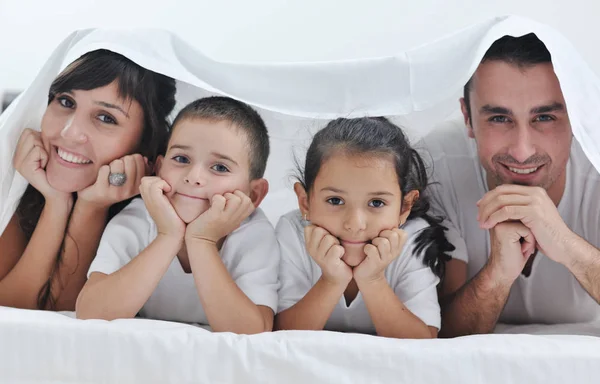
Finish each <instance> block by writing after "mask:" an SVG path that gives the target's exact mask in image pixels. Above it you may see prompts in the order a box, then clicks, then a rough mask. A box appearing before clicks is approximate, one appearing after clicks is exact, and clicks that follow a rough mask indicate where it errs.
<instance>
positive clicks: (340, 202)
mask: <svg viewBox="0 0 600 384" xmlns="http://www.w3.org/2000/svg"><path fill="white" fill-rule="evenodd" d="M327 202H328V203H329V204H331V205H344V201H343V200H342V199H340V198H339V197H330V198H329V199H327Z"/></svg>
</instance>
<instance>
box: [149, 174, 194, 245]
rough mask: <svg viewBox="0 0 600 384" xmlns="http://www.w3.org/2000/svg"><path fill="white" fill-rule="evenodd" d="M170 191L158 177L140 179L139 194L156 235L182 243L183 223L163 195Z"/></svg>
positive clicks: (166, 184) (169, 187) (168, 186)
mask: <svg viewBox="0 0 600 384" xmlns="http://www.w3.org/2000/svg"><path fill="white" fill-rule="evenodd" d="M170 191H171V186H170V185H169V184H168V183H167V182H166V181H165V180H163V179H161V178H160V177H155V176H148V177H144V178H142V181H141V185H140V193H141V194H142V199H144V204H146V208H147V209H148V212H149V213H150V216H152V219H153V220H154V222H155V223H156V228H157V230H158V234H159V235H164V236H166V237H171V238H175V239H177V240H178V241H183V236H184V234H185V223H184V222H183V220H181V218H180V217H179V215H178V214H177V212H175V208H173V205H171V202H170V201H169V199H168V198H167V196H165V193H169V192H170Z"/></svg>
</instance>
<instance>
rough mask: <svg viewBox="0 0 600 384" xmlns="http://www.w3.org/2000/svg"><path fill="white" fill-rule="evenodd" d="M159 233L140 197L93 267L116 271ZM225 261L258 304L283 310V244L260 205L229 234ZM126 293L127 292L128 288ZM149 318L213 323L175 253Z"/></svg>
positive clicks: (118, 219) (145, 311)
mask: <svg viewBox="0 0 600 384" xmlns="http://www.w3.org/2000/svg"><path fill="white" fill-rule="evenodd" d="M156 236H157V229H156V225H155V223H154V221H153V220H152V217H151V216H150V214H149V213H148V210H147V209H146V206H145V205H144V202H143V201H142V199H134V200H133V201H132V202H131V203H130V204H129V205H128V206H127V207H125V209H123V210H122V211H121V212H120V213H119V214H118V215H116V216H115V217H114V218H113V219H112V220H111V221H110V222H109V223H108V225H107V227H106V229H105V231H104V234H103V235H102V239H101V241H100V246H99V248H98V253H97V254H96V258H95V259H94V261H93V262H92V265H91V266H90V270H89V272H88V276H89V275H90V274H91V273H92V272H102V273H105V274H107V275H108V274H111V273H113V272H115V271H117V270H119V269H120V268H122V267H123V266H124V265H126V264H127V263H129V262H130V261H131V260H132V259H133V258H134V257H136V256H137V255H139V254H140V252H142V251H143V250H144V249H145V248H146V247H147V246H148V245H149V244H150V243H151V242H152V241H153V240H154V239H155V238H156ZM219 254H220V256H221V260H223V264H224V265H225V267H226V268H227V271H229V274H230V275H231V277H232V278H233V280H234V281H235V282H236V284H237V285H238V287H239V288H240V289H241V290H242V291H243V292H244V293H245V294H246V296H248V298H249V299H250V300H252V302H254V304H256V305H264V306H267V307H270V308H271V309H273V311H274V312H276V310H277V289H278V288H279V282H278V272H279V247H278V245H277V239H276V238H275V231H274V229H273V226H272V225H271V223H270V222H269V220H268V219H267V217H266V216H265V215H264V213H263V212H262V211H261V210H260V209H257V210H256V211H255V212H254V213H252V215H250V217H248V219H246V220H245V221H244V222H243V223H242V224H241V225H240V227H239V228H238V229H236V230H235V231H233V232H232V233H231V234H229V235H228V236H227V238H226V239H225V241H224V242H223V246H222V247H221V250H220V251H219ZM123 294H126V292H124V293H123ZM140 315H141V316H143V317H147V318H152V319H158V320H169V321H180V322H186V323H200V324H208V320H207V318H206V314H205V313H204V310H203V308H202V305H201V304H200V298H199V297H198V292H197V290H196V285H195V283H194V276H193V275H192V274H191V273H186V272H185V271H184V270H183V268H182V267H181V263H180V262H179V259H178V258H177V257H175V258H174V259H173V261H172V262H171V265H170V266H169V269H168V270H167V271H166V273H165V274H164V276H163V277H162V279H161V280H160V282H159V283H158V286H157V287H156V289H155V290H154V292H153V293H152V296H150V298H149V299H148V301H147V302H146V304H144V307H143V308H142V310H141V311H140Z"/></svg>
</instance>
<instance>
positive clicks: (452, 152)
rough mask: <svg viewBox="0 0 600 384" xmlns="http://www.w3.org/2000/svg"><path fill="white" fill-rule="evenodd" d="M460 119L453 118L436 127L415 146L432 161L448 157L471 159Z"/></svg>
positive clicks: (469, 146)
mask: <svg viewBox="0 0 600 384" xmlns="http://www.w3.org/2000/svg"><path fill="white" fill-rule="evenodd" d="M466 132H467V129H466V127H465V124H464V121H463V120H462V119H458V118H454V119H451V120H446V121H444V122H442V123H440V124H438V125H436V126H435V127H434V128H433V129H432V130H431V131H430V132H429V133H428V134H427V135H425V136H424V137H423V138H422V139H421V140H420V142H419V143H418V144H417V147H420V148H419V149H423V150H425V151H427V152H429V156H431V158H432V159H433V160H434V161H437V160H440V159H442V158H448V157H457V156H458V157H471V155H472V150H471V149H472V148H471V145H470V144H471V143H470V139H469V138H468V137H467V134H466Z"/></svg>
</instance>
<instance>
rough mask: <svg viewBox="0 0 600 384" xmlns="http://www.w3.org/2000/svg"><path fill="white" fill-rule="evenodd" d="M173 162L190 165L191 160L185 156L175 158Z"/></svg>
mask: <svg viewBox="0 0 600 384" xmlns="http://www.w3.org/2000/svg"><path fill="white" fill-rule="evenodd" d="M173 160H175V162H177V163H181V164H189V163H190V160H189V159H188V158H187V157H185V156H174V157H173Z"/></svg>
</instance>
